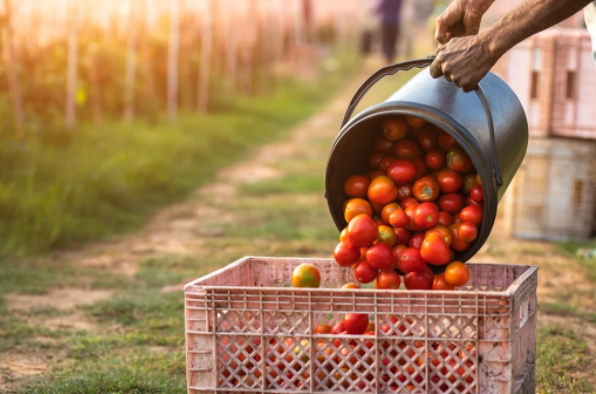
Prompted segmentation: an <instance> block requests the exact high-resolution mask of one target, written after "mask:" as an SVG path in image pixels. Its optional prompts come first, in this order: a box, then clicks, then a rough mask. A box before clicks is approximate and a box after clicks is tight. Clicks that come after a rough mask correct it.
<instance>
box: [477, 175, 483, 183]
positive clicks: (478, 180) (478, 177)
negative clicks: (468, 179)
mask: <svg viewBox="0 0 596 394" xmlns="http://www.w3.org/2000/svg"><path fill="white" fill-rule="evenodd" d="M476 183H477V184H479V185H482V179H481V178H480V174H476Z"/></svg>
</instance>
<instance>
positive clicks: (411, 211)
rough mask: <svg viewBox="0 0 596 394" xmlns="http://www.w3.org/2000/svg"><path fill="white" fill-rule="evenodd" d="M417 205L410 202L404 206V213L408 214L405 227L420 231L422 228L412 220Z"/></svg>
mask: <svg viewBox="0 0 596 394" xmlns="http://www.w3.org/2000/svg"><path fill="white" fill-rule="evenodd" d="M417 207H418V204H411V205H408V207H407V208H406V215H408V224H406V226H405V227H406V229H408V230H412V231H422V229H421V228H420V227H418V225H417V224H416V221H414V215H415V214H416V208H417Z"/></svg>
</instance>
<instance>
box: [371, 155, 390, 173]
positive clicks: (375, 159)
mask: <svg viewBox="0 0 596 394" xmlns="http://www.w3.org/2000/svg"><path fill="white" fill-rule="evenodd" d="M386 156H387V154H386V153H382V152H377V153H373V154H372V155H370V157H369V158H368V166H369V167H370V169H371V170H378V169H379V163H380V162H381V160H383V159H384V158H385V157H386Z"/></svg>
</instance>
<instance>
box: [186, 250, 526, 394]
mask: <svg viewBox="0 0 596 394" xmlns="http://www.w3.org/2000/svg"><path fill="white" fill-rule="evenodd" d="M305 262H308V263H310V264H313V265H315V266H316V267H318V269H319V271H320V273H321V284H322V286H324V287H322V288H319V289H300V288H292V287H289V283H288V282H289V281H290V278H291V275H292V271H293V270H294V268H295V267H296V266H298V265H299V264H302V263H305ZM468 266H469V269H470V272H471V278H470V281H469V283H468V285H466V286H464V287H463V288H460V289H457V290H456V291H406V290H394V291H389V290H375V289H356V290H354V289H339V287H340V286H341V285H342V284H345V283H347V282H349V281H352V280H353V278H352V272H351V270H350V269H346V268H342V267H340V266H338V265H337V264H336V263H335V261H333V260H330V259H288V258H270V257H247V258H243V259H241V260H238V261H236V262H235V263H233V264H231V265H229V266H227V267H226V268H223V269H221V270H219V271H216V272H214V273H212V274H210V275H208V276H205V277H203V278H201V279H198V280H196V281H194V282H192V283H190V284H188V285H187V286H186V287H185V308H186V309H185V311H186V343H187V379H188V393H189V394H191V393H192V394H198V393H205V392H208V393H224V392H226V393H227V392H229V393H238V392H244V393H340V392H343V393H345V392H353V393H356V392H358V393H362V392H369V393H373V392H374V393H482V394H497V393H498V394H510V393H534V355H535V348H536V342H535V330H536V284H537V267H535V266H521V265H493V264H469V265H468ZM352 312H358V313H366V314H369V315H370V316H373V318H374V322H375V323H376V324H375V335H374V336H366V335H316V334H314V333H313V330H314V328H315V327H316V326H317V325H318V324H320V323H328V324H334V323H335V322H337V321H339V320H340V319H342V318H343V315H344V313H352ZM383 325H386V326H385V327H384V329H383ZM342 349H347V350H343V353H342Z"/></svg>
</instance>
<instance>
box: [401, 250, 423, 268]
mask: <svg viewBox="0 0 596 394" xmlns="http://www.w3.org/2000/svg"><path fill="white" fill-rule="evenodd" d="M425 267H426V261H424V259H423V258H422V256H421V255H420V251H419V250H418V249H416V248H408V249H406V250H404V251H403V252H402V253H401V258H400V259H399V270H400V271H401V272H403V273H404V274H407V273H409V272H418V271H423V270H424V268H425Z"/></svg>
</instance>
